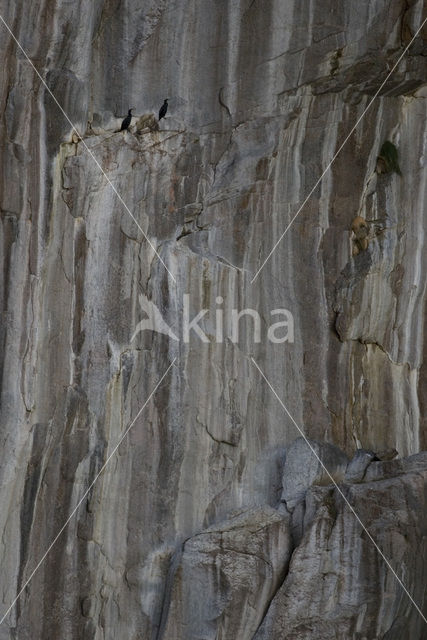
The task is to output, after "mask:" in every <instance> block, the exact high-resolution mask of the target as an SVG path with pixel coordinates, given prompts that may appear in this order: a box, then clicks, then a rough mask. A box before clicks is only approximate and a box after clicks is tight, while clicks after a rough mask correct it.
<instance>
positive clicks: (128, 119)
mask: <svg viewBox="0 0 427 640" xmlns="http://www.w3.org/2000/svg"><path fill="white" fill-rule="evenodd" d="M132 111H133V107H132V109H129V111H128V114H127V116H126V118H125V119H124V120H123V122H122V126H121V127H120V131H126V129H127V128H128V127H129V125H130V122H131V120H132Z"/></svg>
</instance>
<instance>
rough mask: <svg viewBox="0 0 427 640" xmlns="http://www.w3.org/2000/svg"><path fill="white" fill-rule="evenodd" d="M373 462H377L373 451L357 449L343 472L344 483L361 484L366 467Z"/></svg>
mask: <svg viewBox="0 0 427 640" xmlns="http://www.w3.org/2000/svg"><path fill="white" fill-rule="evenodd" d="M373 460H378V458H377V456H376V454H375V452H374V451H368V450H367V449H357V451H356V453H355V454H354V456H353V458H352V459H351V461H350V462H349V464H348V466H347V469H346V471H345V479H346V481H347V482H361V481H362V480H363V477H364V475H365V473H366V470H367V468H368V466H369V465H370V464H371V462H372V461H373Z"/></svg>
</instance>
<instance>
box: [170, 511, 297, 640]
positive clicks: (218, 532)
mask: <svg viewBox="0 0 427 640" xmlns="http://www.w3.org/2000/svg"><path fill="white" fill-rule="evenodd" d="M288 522H289V519H288V517H287V516H284V515H283V514H280V513H278V511H276V510H275V509H273V508H271V507H262V508H259V509H252V510H250V511H247V512H244V513H241V514H239V515H237V516H236V517H234V518H232V519H231V520H228V521H226V522H223V523H221V524H220V525H215V526H213V527H210V528H209V529H206V530H205V531H202V532H201V533H199V534H198V535H195V536H193V537H192V538H190V539H189V540H187V541H186V542H185V544H184V548H183V552H182V556H181V558H180V559H179V560H177V568H176V570H175V572H174V575H173V579H172V592H171V600H170V604H169V609H168V613H167V618H166V620H165V622H164V624H165V627H164V630H163V631H162V633H161V637H162V638H167V639H168V640H201V638H203V640H216V638H224V639H225V638H235V639H243V638H252V637H253V635H254V634H255V632H256V630H257V628H258V626H259V625H260V623H261V621H262V618H263V616H264V614H265V611H266V609H267V608H268V605H269V603H270V601H271V598H272V597H273V595H274V593H275V592H276V591H277V589H278V588H279V586H280V584H281V583H282V581H283V579H284V577H285V574H286V571H287V568H288V562H289V559H290V555H291V541H290V533H289V524H288ZM162 626H163V625H162Z"/></svg>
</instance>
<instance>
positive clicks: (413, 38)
mask: <svg viewBox="0 0 427 640" xmlns="http://www.w3.org/2000/svg"><path fill="white" fill-rule="evenodd" d="M426 22H427V18H425V19H424V21H423V22H422V24H421V26H420V27H419V28H418V29H417V31H416V32H415V35H414V36H413V37H412V39H411V41H410V42H409V44H408V45H407V46H406V47H405V48H404V50H403V52H402V54H401V55H400V56H399V58H398V60H397V62H395V64H394V65H393V67H392V69H391V71H389V73H388V74H387V76H386V79H385V80H383V82H382V83H381V84H380V87H379V89H378V90H377V91H376V93H375V94H374V97H373V98H372V100H371V101H370V102H369V104H368V106H367V107H366V109H365V110H364V111H363V112H362V115H361V116H359V118H358V119H357V120H356V124H355V125H354V126H353V128H352V129H351V130H350V133H349V134H348V136H347V137H346V139H345V140H344V142H343V143H342V144H341V146H340V147H339V149H338V151H337V152H336V153H335V155H334V156H333V158H332V160H331V161H330V162H329V164H328V166H327V167H326V169H325V170H324V171H323V173H322V175H321V176H320V178H319V179H318V180H317V182H316V184H315V185H314V187H313V188H312V190H311V191H310V193H309V194H308V196H307V197H306V199H305V200H304V202H303V203H302V205H301V206H300V208H299V209H298V211H297V212H296V214H295V215H294V216H293V217H292V218H291V221H290V222H289V224H288V226H287V227H286V229H285V230H284V232H283V233H282V235H281V236H280V238H279V239H278V240H277V242H276V244H275V245H274V247H273V248H272V250H271V251H270V253H269V254H268V256H267V257H266V258H265V260H264V262H263V263H262V265H261V266H260V268H259V269H258V271H257V272H256V274H255V275H254V277H253V278H252V280H251V284H253V283H254V282H255V280H256V279H257V277H258V276H259V274H260V272H261V270H262V269H263V268H264V267H265V265H266V264H267V262H268V261H269V260H270V258H271V256H272V255H273V253H274V252H275V251H276V249H277V247H278V246H279V244H280V243H281V241H282V240H283V238H284V237H285V235H286V234H287V232H288V231H289V229H290V228H291V226H292V225H293V223H294V222H295V220H296V219H297V217H298V216H299V214H300V213H301V211H302V210H303V208H304V207H305V205H306V204H307V202H308V200H309V199H310V198H311V196H312V195H313V193H314V192H315V190H316V189H317V187H318V186H319V184H320V182H321V181H322V179H323V176H324V175H325V174H326V173H327V172H328V171H329V169H330V168H331V166H332V164H333V163H334V161H335V159H336V158H337V156H338V155H339V154H340V153H341V151H342V150H343V148H344V147H345V145H346V144H347V142H348V140H349V139H350V137H351V136H352V134H353V132H354V131H355V129H356V128H357V126H358V125H359V123H360V121H361V120H362V118H364V116H365V114H366V113H367V111H368V109H370V107H371V106H372V103H373V102H374V100H375V99H376V98H377V97H378V95H379V93H380V91H381V89H382V88H383V86H384V85H385V84H386V82H387V80H388V79H389V78H390V76H391V74H392V73H393V72H394V70H395V69H396V67H397V65H398V64H399V62H400V61H401V60H402V58H403V56H404V55H405V53H406V52H407V51H408V49H409V47H410V46H411V44H412V43H413V41H414V40H415V38H416V37H417V35H418V34H419V32H420V31H421V29H422V28H423V26H424V25H425V23H426Z"/></svg>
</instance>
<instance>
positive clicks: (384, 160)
mask: <svg viewBox="0 0 427 640" xmlns="http://www.w3.org/2000/svg"><path fill="white" fill-rule="evenodd" d="M377 167H378V168H379V170H378V173H397V174H399V176H401V175H402V172H401V171H400V167H399V160H398V151H397V148H396V147H395V145H394V144H393V143H392V142H390V140H386V141H385V142H384V144H383V146H382V147H381V150H380V155H379V156H378V159H377Z"/></svg>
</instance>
